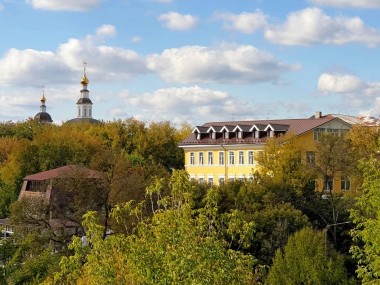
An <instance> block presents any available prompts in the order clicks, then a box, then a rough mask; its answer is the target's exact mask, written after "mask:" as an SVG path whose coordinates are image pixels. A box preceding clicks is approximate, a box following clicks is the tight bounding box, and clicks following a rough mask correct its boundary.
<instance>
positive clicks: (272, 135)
mask: <svg viewBox="0 0 380 285" xmlns="http://www.w3.org/2000/svg"><path fill="white" fill-rule="evenodd" d="M269 137H271V138H273V137H274V131H272V130H270V131H269Z"/></svg>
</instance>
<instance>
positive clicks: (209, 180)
mask: <svg viewBox="0 0 380 285" xmlns="http://www.w3.org/2000/svg"><path fill="white" fill-rule="evenodd" d="M213 184H214V178H213V177H209V178H208V185H209V186H212V185H213Z"/></svg>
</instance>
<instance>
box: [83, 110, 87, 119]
mask: <svg viewBox="0 0 380 285" xmlns="http://www.w3.org/2000/svg"><path fill="white" fill-rule="evenodd" d="M83 116H84V117H86V116H87V110H86V108H84V109H83Z"/></svg>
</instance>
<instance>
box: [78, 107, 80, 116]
mask: <svg viewBox="0 0 380 285" xmlns="http://www.w3.org/2000/svg"><path fill="white" fill-rule="evenodd" d="M78 117H80V109H78Z"/></svg>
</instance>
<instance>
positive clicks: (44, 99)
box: [40, 94, 46, 104]
mask: <svg viewBox="0 0 380 285" xmlns="http://www.w3.org/2000/svg"><path fill="white" fill-rule="evenodd" d="M40 101H41V103H42V104H45V102H46V98H45V94H42V97H41V100H40Z"/></svg>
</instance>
